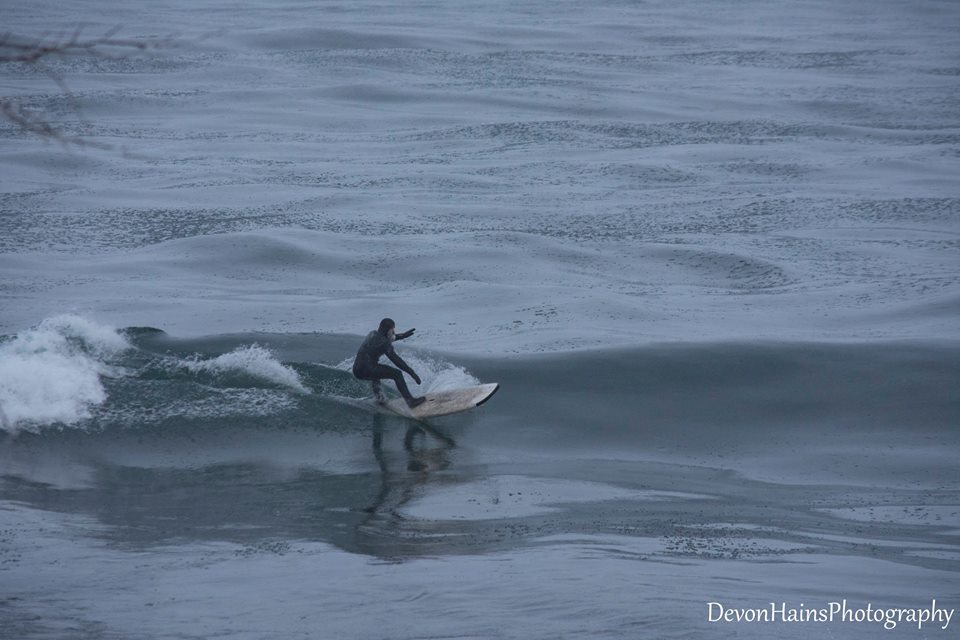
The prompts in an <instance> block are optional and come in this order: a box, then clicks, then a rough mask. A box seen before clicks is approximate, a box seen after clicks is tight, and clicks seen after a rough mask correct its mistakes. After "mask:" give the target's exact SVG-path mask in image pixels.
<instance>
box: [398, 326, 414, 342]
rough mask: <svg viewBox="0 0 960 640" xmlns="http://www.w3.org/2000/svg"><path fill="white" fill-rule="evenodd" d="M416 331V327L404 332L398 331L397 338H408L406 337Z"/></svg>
mask: <svg viewBox="0 0 960 640" xmlns="http://www.w3.org/2000/svg"><path fill="white" fill-rule="evenodd" d="M414 331H416V329H410V330H409V331H404V332H403V333H398V334H397V340H404V339H406V338H409V337H410V336H412V335H413V332H414Z"/></svg>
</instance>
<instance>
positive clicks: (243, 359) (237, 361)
mask: <svg viewBox="0 0 960 640" xmlns="http://www.w3.org/2000/svg"><path fill="white" fill-rule="evenodd" d="M182 364H183V366H185V367H186V368H187V369H188V370H190V371H192V372H194V373H196V372H200V371H203V372H207V373H212V374H215V375H216V374H224V373H243V374H246V375H249V376H253V377H255V378H259V379H261V380H266V381H268V382H272V383H275V384H279V385H282V386H285V387H289V388H291V389H294V390H296V391H299V392H301V393H309V390H308V389H307V388H306V387H305V386H304V384H303V381H302V380H301V379H300V375H299V374H298V373H297V372H296V371H294V370H293V369H292V368H290V367H288V366H287V365H285V364H283V363H282V362H280V361H279V360H277V357H276V356H275V355H274V354H273V353H272V352H271V351H270V350H269V349H266V348H264V347H261V346H260V345H256V344H253V345H249V346H246V347H240V348H237V349H234V350H233V351H230V352H229V353H225V354H223V355H222V356H217V357H216V358H211V359H209V360H200V359H191V360H184V361H183V363H182Z"/></svg>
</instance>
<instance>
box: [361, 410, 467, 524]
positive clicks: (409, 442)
mask: <svg viewBox="0 0 960 640" xmlns="http://www.w3.org/2000/svg"><path fill="white" fill-rule="evenodd" d="M386 423H387V420H386V417H385V416H384V415H382V414H379V413H375V414H374V415H373V424H372V432H373V455H374V458H376V460H377V465H378V466H379V468H380V491H379V492H378V494H377V496H376V498H375V499H374V502H373V504H372V505H371V506H369V507H367V508H366V509H364V511H366V512H367V513H369V514H370V517H369V518H367V519H365V520H364V521H363V522H361V523H359V524H358V526H357V532H358V533H359V534H363V533H370V530H371V529H377V530H380V531H381V533H382V534H384V535H390V532H391V531H395V530H396V529H397V528H398V527H399V526H401V523H402V522H403V521H404V520H405V518H404V517H403V515H402V514H401V513H400V511H401V510H402V508H403V506H404V505H406V504H407V503H408V502H410V500H412V499H414V498H415V497H417V495H418V489H419V488H420V487H421V486H423V485H425V484H427V483H428V482H429V479H430V474H431V473H432V472H436V471H442V470H444V469H447V468H449V466H450V455H449V454H450V450H451V449H453V448H455V447H456V442H454V440H453V439H452V438H450V437H449V436H447V435H446V434H444V433H443V432H441V431H440V430H438V429H436V428H435V427H432V426H430V425H428V424H426V423H423V422H421V423H417V424H413V423H411V424H409V425H408V426H407V430H406V433H405V434H404V437H403V449H404V452H405V456H404V459H403V460H402V461H398V460H396V459H394V457H393V456H391V455H390V453H389V452H388V451H385V450H384V446H383V441H384V432H385V430H386V429H385V427H386ZM391 467H393V468H391ZM404 467H405V468H404Z"/></svg>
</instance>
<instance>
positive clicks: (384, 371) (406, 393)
mask: <svg viewBox="0 0 960 640" xmlns="http://www.w3.org/2000/svg"><path fill="white" fill-rule="evenodd" d="M370 373H371V374H372V375H371V377H372V378H374V379H376V380H377V381H380V380H393V383H394V384H395V385H397V391H399V392H400V395H402V396H403V398H404V400H408V401H409V400H412V399H413V396H412V395H410V389H408V388H407V382H406V380H404V379H403V371H400V369H394V368H393V367H388V366H387V365H385V364H378V365H377V366H376V367H375V368H374V369H373V370H372V371H371V372H370Z"/></svg>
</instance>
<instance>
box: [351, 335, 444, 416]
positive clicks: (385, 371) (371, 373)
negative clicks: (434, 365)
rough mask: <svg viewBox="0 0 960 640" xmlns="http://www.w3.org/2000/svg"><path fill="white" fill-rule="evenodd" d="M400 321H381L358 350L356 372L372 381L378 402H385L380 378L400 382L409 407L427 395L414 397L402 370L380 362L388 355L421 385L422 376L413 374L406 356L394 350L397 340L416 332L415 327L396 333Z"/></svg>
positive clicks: (419, 403) (399, 389) (422, 400)
mask: <svg viewBox="0 0 960 640" xmlns="http://www.w3.org/2000/svg"><path fill="white" fill-rule="evenodd" d="M396 326H397V323H395V322H394V321H393V320H391V319H390V318H384V319H383V320H381V321H380V327H379V328H378V329H377V330H376V331H371V332H370V333H369V334H368V335H367V337H366V338H364V340H363V344H361V345H360V349H359V351H357V357H356V359H355V360H354V361H353V375H355V376H356V377H357V378H358V379H360V380H370V382H371V383H372V384H373V395H374V396H375V397H376V399H377V401H378V402H383V391H382V390H381V389H380V381H381V380H393V382H394V383H395V384H396V385H397V390H398V391H399V392H400V395H402V396H403V399H404V400H406V401H407V406H408V407H410V408H413V407H418V406H420V405H421V404H423V403H424V402H425V401H426V398H423V397H419V398H414V397H413V396H412V395H411V394H410V390H409V389H407V383H406V381H404V379H403V373H401V371H400V370H399V369H394V368H393V367H388V366H387V365H385V364H380V356H383V355H385V356H387V357H388V358H390V361H391V362H392V363H393V364H395V365H397V366H398V367H400V369H402V370H403V371H406V372H407V373H408V374H409V375H410V377H411V378H413V379H414V380H415V381H416V382H417V384H420V376H418V375H417V374H416V373H414V371H413V369H411V368H410V365H408V364H407V363H406V362H404V361H403V358H401V357H400V356H398V355H397V352H396V351H394V350H393V341H394V340H403V339H404V338H409V337H410V336H412V335H413V332H414V331H416V329H410V330H409V331H405V332H403V333H397V332H396Z"/></svg>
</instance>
